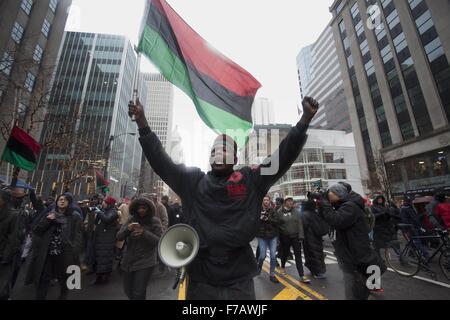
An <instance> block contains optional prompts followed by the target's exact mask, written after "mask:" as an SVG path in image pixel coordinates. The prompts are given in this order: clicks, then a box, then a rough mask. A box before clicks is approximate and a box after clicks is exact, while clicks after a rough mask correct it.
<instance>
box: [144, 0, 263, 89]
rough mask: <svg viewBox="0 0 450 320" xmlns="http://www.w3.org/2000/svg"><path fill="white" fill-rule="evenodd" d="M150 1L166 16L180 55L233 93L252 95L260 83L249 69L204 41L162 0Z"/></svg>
mask: <svg viewBox="0 0 450 320" xmlns="http://www.w3.org/2000/svg"><path fill="white" fill-rule="evenodd" d="M152 3H153V5H154V6H155V7H156V8H158V10H160V12H161V13H162V14H163V15H165V16H166V17H167V19H168V20H169V22H170V24H171V26H172V30H173V32H174V34H175V36H176V38H177V41H178V44H179V46H180V50H181V52H182V54H183V56H184V58H185V59H186V60H187V61H188V62H190V63H191V64H192V65H193V66H194V67H195V68H196V69H197V70H199V71H200V72H202V73H204V74H206V75H208V76H209V77H211V78H213V79H214V80H216V81H217V82H218V83H220V84H221V85H222V86H224V87H225V88H227V89H228V90H230V91H232V92H234V93H236V94H237V95H240V96H250V97H254V96H255V95H256V92H257V91H258V89H259V88H261V84H260V83H259V82H258V81H257V80H256V79H255V78H254V77H253V76H252V75H251V74H250V73H248V72H247V71H246V70H245V69H243V68H242V67H240V66H239V65H237V64H236V63H235V62H233V61H231V60H230V59H228V58H227V57H225V56H224V55H223V54H221V53H220V52H218V51H217V50H215V49H214V48H213V47H212V46H211V45H210V44H208V43H207V42H206V41H205V40H204V39H203V38H202V37H201V36H200V35H199V34H198V33H196V32H195V31H194V30H193V29H192V28H191V27H190V26H189V25H188V24H187V23H186V22H185V21H184V20H183V19H182V18H181V17H180V16H179V15H178V14H177V13H176V12H175V10H174V9H173V8H172V7H171V6H170V5H169V4H168V3H167V2H166V1H165V0H152Z"/></svg>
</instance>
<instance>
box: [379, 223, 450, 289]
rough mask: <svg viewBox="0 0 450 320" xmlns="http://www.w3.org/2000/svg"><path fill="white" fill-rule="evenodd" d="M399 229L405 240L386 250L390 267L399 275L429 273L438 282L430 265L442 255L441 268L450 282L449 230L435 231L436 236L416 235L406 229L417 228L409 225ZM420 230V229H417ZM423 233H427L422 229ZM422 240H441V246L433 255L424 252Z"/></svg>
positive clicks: (409, 275)
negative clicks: (422, 271)
mask: <svg viewBox="0 0 450 320" xmlns="http://www.w3.org/2000/svg"><path fill="white" fill-rule="evenodd" d="M397 227H398V228H399V229H400V230H401V231H402V233H403V238H402V239H399V240H396V241H393V242H391V244H390V245H389V247H388V248H386V249H385V258H386V261H387V263H388V265H389V266H390V267H391V268H392V269H393V270H394V271H395V272H396V273H397V274H399V275H401V276H405V277H414V276H415V275H417V274H418V273H419V272H420V271H421V270H424V271H426V272H427V273H429V274H430V275H431V276H432V277H433V279H435V280H436V273H435V272H434V271H432V270H431V267H430V264H431V262H432V261H433V259H434V258H435V257H436V256H437V255H438V254H439V253H440V257H439V266H440V269H441V271H442V273H443V274H444V276H445V277H446V278H447V280H449V281H450V240H449V237H448V230H442V229H434V232H435V234H434V235H425V236H420V235H414V233H412V232H407V231H405V229H410V230H413V229H414V228H416V227H415V226H413V225H409V224H399V225H397ZM416 229H418V228H416ZM422 231H425V230H423V229H422ZM422 240H439V241H440V244H439V246H438V247H437V249H435V251H434V252H432V254H430V255H428V253H427V252H424V249H423V244H422Z"/></svg>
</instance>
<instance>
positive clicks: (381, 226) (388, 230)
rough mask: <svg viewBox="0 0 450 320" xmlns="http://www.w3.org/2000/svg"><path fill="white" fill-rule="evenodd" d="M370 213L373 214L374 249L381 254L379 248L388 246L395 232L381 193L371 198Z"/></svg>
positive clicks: (389, 212) (389, 211)
mask: <svg viewBox="0 0 450 320" xmlns="http://www.w3.org/2000/svg"><path fill="white" fill-rule="evenodd" d="M372 213H373V215H374V216H375V226H374V228H373V239H374V244H375V249H376V250H377V252H378V254H380V256H381V253H380V250H381V249H384V248H387V247H388V245H389V243H390V242H391V241H392V240H394V234H395V229H394V224H393V222H392V219H391V210H390V209H389V208H388V207H387V206H386V198H385V197H384V196H383V195H378V196H376V197H375V199H374V200H373V204H372Z"/></svg>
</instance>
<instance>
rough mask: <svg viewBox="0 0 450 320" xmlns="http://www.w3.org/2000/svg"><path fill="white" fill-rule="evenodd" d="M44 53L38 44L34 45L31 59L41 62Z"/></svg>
mask: <svg viewBox="0 0 450 320" xmlns="http://www.w3.org/2000/svg"><path fill="white" fill-rule="evenodd" d="M43 54H44V50H43V49H42V48H41V46H40V45H36V49H34V54H33V60H34V61H36V62H38V63H39V62H41V59H42V55H43Z"/></svg>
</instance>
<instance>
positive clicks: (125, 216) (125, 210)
mask: <svg viewBox="0 0 450 320" xmlns="http://www.w3.org/2000/svg"><path fill="white" fill-rule="evenodd" d="M118 213H119V221H118V223H119V229H120V228H122V226H124V225H126V224H127V223H128V220H130V212H129V204H128V203H126V202H124V203H122V204H121V205H120V206H119V212H118ZM124 245H125V241H120V240H118V241H117V242H116V260H119V261H121V260H122V257H123V249H124Z"/></svg>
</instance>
